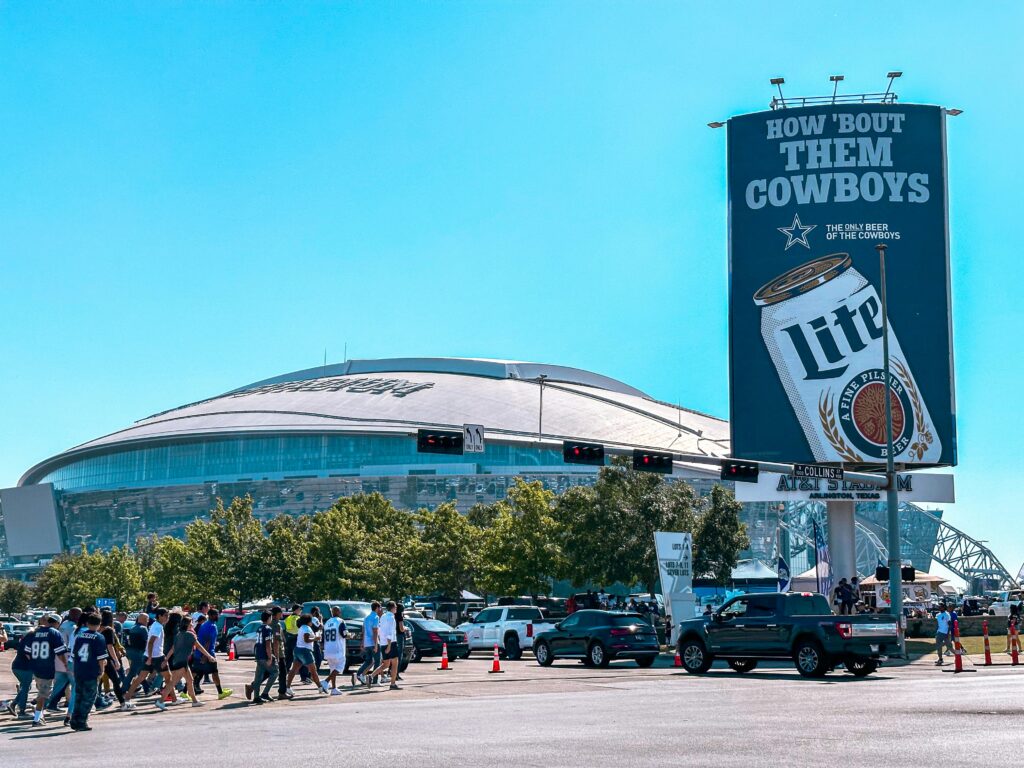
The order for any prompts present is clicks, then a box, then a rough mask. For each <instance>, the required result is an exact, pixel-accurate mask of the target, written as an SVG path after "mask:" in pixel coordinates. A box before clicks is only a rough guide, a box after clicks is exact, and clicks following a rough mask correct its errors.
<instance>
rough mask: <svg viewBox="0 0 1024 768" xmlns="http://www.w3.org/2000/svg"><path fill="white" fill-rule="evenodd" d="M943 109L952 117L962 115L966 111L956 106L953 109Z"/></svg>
mask: <svg viewBox="0 0 1024 768" xmlns="http://www.w3.org/2000/svg"><path fill="white" fill-rule="evenodd" d="M943 111H944V112H945V113H946V114H947V115H949V116H950V117H956V116H957V115H962V114H963V113H964V111H963V110H962V109H956V108H955V107H954V108H953V109H945V110H943Z"/></svg>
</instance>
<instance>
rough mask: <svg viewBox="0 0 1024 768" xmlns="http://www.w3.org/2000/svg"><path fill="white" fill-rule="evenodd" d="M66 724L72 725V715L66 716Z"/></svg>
mask: <svg viewBox="0 0 1024 768" xmlns="http://www.w3.org/2000/svg"><path fill="white" fill-rule="evenodd" d="M64 725H71V717H70V715H69V716H68V717H65V718H64Z"/></svg>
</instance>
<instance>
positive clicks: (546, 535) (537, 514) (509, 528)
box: [477, 478, 562, 595]
mask: <svg viewBox="0 0 1024 768" xmlns="http://www.w3.org/2000/svg"><path fill="white" fill-rule="evenodd" d="M553 504H554V494H553V493H552V492H551V491H547V490H544V486H543V485H541V483H540V482H532V483H527V482H524V481H523V480H522V479H521V478H516V480H515V484H514V485H513V486H512V487H511V488H510V489H509V491H508V495H507V497H506V498H505V499H504V500H503V501H499V502H497V503H496V504H495V505H494V506H495V507H496V508H497V514H496V515H495V516H494V520H493V523H492V524H491V526H490V527H489V528H487V529H486V530H485V531H484V532H483V536H482V544H481V548H480V576H479V578H478V580H477V581H478V584H479V586H480V587H481V588H482V589H484V590H486V591H489V592H492V593H494V594H499V595H518V594H533V595H535V594H540V593H543V592H547V591H548V589H549V588H550V586H551V577H552V576H554V575H555V574H557V573H558V572H559V571H560V570H561V569H562V562H561V561H562V554H561V548H560V547H559V543H558V539H559V536H558V523H557V522H556V521H555V518H554V516H553V514H552V511H553Z"/></svg>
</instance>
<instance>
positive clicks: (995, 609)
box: [988, 589, 1024, 616]
mask: <svg viewBox="0 0 1024 768" xmlns="http://www.w3.org/2000/svg"><path fill="white" fill-rule="evenodd" d="M1021 597H1022V592H1021V590H1019V589H1008V590H1007V589H1004V590H1003V591H1002V592H999V593H997V595H996V599H995V600H993V601H992V604H991V605H989V607H988V615H989V616H1009V615H1010V606H1011V605H1016V606H1017V608H1018V609H1020V608H1021V604H1022V602H1024V601H1022V599H1021Z"/></svg>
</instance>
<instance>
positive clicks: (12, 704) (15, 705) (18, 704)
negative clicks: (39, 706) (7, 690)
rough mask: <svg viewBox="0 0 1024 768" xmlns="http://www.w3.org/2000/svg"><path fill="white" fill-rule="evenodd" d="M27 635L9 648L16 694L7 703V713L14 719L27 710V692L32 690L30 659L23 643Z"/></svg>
mask: <svg viewBox="0 0 1024 768" xmlns="http://www.w3.org/2000/svg"><path fill="white" fill-rule="evenodd" d="M28 637H29V635H28V634H26V635H24V636H22V638H21V639H20V640H15V641H14V642H13V643H12V644H11V646H10V648H11V650H13V651H14V660H13V661H12V662H11V673H12V674H13V675H14V679H15V680H17V681H18V694H17V695H16V696H15V697H14V698H13V699H11V700H10V701H8V702H7V706H6V708H7V711H8V712H10V713H11V715H12V716H14V717H20V716H22V715H24V714H25V713H26V711H27V710H28V692H29V690H31V688H32V657H31V656H30V655H29V651H28V647H27V645H26V643H25V641H26V640H27V639H28Z"/></svg>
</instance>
